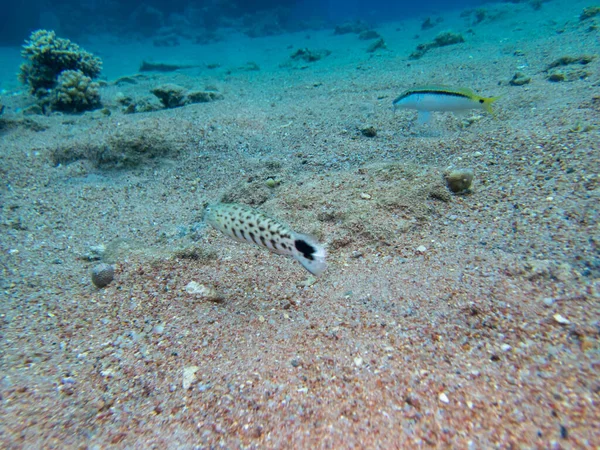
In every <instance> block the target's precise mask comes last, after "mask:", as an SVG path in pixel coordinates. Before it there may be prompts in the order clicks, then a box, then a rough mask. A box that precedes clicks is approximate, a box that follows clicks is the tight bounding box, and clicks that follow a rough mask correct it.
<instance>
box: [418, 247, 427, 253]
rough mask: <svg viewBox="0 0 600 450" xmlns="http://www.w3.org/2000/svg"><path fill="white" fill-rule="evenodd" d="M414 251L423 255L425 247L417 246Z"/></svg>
mask: <svg viewBox="0 0 600 450" xmlns="http://www.w3.org/2000/svg"><path fill="white" fill-rule="evenodd" d="M416 251H417V253H425V252H426V251H427V247H425V246H424V245H419V246H418V247H417V250H416Z"/></svg>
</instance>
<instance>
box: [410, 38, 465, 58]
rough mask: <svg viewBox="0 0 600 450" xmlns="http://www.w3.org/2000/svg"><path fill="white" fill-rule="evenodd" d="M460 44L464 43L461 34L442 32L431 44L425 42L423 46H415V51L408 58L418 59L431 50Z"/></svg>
mask: <svg viewBox="0 0 600 450" xmlns="http://www.w3.org/2000/svg"><path fill="white" fill-rule="evenodd" d="M462 42H465V38H463V36H462V34H460V33H454V32H452V31H444V32H442V33H440V34H438V35H437V36H436V37H435V39H434V40H433V42H426V43H424V44H419V45H417V49H416V50H415V51H414V52H412V53H411V54H410V56H409V58H410V59H419V58H421V57H423V55H425V53H427V52H428V51H429V50H431V49H432V48H436V47H445V46H447V45H454V44H460V43H462Z"/></svg>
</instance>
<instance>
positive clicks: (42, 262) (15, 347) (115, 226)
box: [0, 2, 600, 449]
mask: <svg viewBox="0 0 600 450" xmlns="http://www.w3.org/2000/svg"><path fill="white" fill-rule="evenodd" d="M584 6H588V5H587V3H579V2H570V3H568V4H567V3H566V2H549V3H544V4H543V7H542V9H541V10H539V11H536V10H534V9H532V8H531V6H530V5H527V4H501V5H491V6H489V11H491V12H492V13H493V14H491V16H490V17H492V18H493V19H490V20H487V21H484V22H482V23H480V24H478V25H466V24H465V23H466V22H465V18H461V17H460V15H459V13H460V12H456V13H452V14H450V13H448V15H446V16H444V19H445V21H444V23H443V24H442V25H440V28H438V29H433V30H431V31H427V32H421V31H420V22H419V21H407V22H403V23H397V24H390V25H386V26H384V27H381V28H378V29H377V30H378V31H379V32H380V33H381V35H382V36H383V37H384V39H385V40H386V44H387V47H388V49H387V50H381V51H378V52H376V53H375V54H370V53H366V52H365V48H366V47H367V46H368V44H369V43H368V42H364V41H359V40H358V38H357V37H356V36H355V35H344V36H332V32H331V30H325V31H319V32H314V31H310V32H305V33H299V34H295V35H285V36H276V37H270V38H264V39H255V40H249V39H248V40H246V39H245V38H241V37H235V38H234V37H232V40H234V41H233V42H229V43H225V44H223V43H221V44H214V45H212V46H207V47H206V48H204V47H198V46H196V47H195V49H196V52H197V51H198V48H200V49H203V52H204V53H202V61H201V62H202V63H203V64H204V63H207V64H210V63H213V62H215V63H218V64H221V66H220V67H218V68H216V69H212V70H210V69H206V68H195V69H188V70H184V71H180V72H177V73H171V74H156V73H150V74H148V73H145V74H144V75H143V76H138V77H134V78H133V80H134V82H133V83H130V82H127V83H123V82H122V81H121V82H116V80H117V76H116V75H115V77H114V79H112V78H109V79H108V80H107V81H108V83H107V85H106V86H105V87H103V88H102V91H101V94H102V98H103V102H104V105H105V106H106V107H107V110H108V111H110V115H106V114H105V113H103V112H101V111H95V112H90V113H86V114H83V115H78V116H72V115H58V114H55V115H50V116H24V115H22V114H21V113H19V112H18V108H22V107H25V106H27V105H28V104H31V102H32V101H33V100H32V99H31V98H30V97H28V96H27V95H26V94H25V93H20V94H19V93H17V94H15V95H13V96H7V97H4V98H3V99H2V102H3V103H4V104H5V105H6V106H7V108H6V110H5V113H4V115H3V116H2V120H3V121H4V125H3V128H2V130H1V131H0V132H1V133H2V134H1V135H0V139H1V140H2V145H1V149H0V151H1V155H2V162H1V166H0V174H1V178H2V185H1V187H0V196H1V197H0V198H1V202H2V204H1V206H2V217H1V218H2V223H1V224H0V226H1V235H0V246H1V251H2V253H1V260H0V261H1V264H2V267H1V268H2V279H1V282H2V286H1V289H2V297H1V303H0V304H1V310H0V319H1V320H0V338H1V340H2V346H1V348H0V356H1V358H0V402H1V407H0V447H2V448H26V449H32V448H90V449H100V448H113V447H114V448H140V449H142V448H144V449H146V448H156V449H163V448H182V449H186V448H190V449H192V448H221V447H222V448H298V449H314V448H335V449H338V448H381V449H391V448H402V449H408V448H468V449H487V448H536V449H537V448H540V449H546V448H556V449H562V448H565V449H566V448H574V449H575V448H578V449H579V448H592V449H593V448H599V446H600V406H599V402H600V376H599V373H600V347H599V332H600V322H599V320H600V307H599V305H600V255H599V249H598V245H599V242H600V228H599V220H598V219H599V211H598V208H599V206H598V205H600V202H599V200H600V199H599V197H600V186H599V181H600V171H599V169H600V158H599V154H598V151H599V147H600V145H599V144H598V142H599V137H600V133H599V131H598V130H599V127H600V119H599V117H600V116H599V112H600V77H599V75H598V74H599V73H600V70H599V68H600V58H596V59H594V60H593V61H592V62H591V63H589V64H587V65H585V66H581V65H575V66H568V67H566V68H565V71H567V72H568V71H573V70H579V71H581V70H584V71H585V72H586V73H585V74H584V75H582V76H581V77H580V76H577V77H575V79H574V80H573V81H564V82H551V81H548V80H547V76H548V73H547V71H546V69H547V67H548V65H549V64H551V63H552V62H553V61H555V60H556V59H558V58H560V57H562V56H574V57H576V56H579V55H584V54H585V55H589V54H598V53H599V47H600V46H599V44H598V34H597V33H598V31H589V30H587V29H586V28H587V26H586V24H584V23H580V22H579V20H578V15H579V13H580V12H581V10H582V9H583V7H584ZM496 13H497V14H496ZM444 28H452V29H453V30H454V31H457V32H461V33H463V34H464V35H465V39H466V42H465V43H464V44H459V45H455V46H449V47H443V48H439V49H433V50H431V51H430V52H428V53H427V54H426V55H425V56H424V57H422V58H421V59H418V60H409V59H408V57H407V56H408V55H409V54H410V52H411V51H412V50H414V48H415V47H416V45H417V44H418V43H420V42H425V41H428V40H431V39H432V37H433V36H435V35H436V34H437V33H438V32H439V31H441V29H444ZM468 29H471V32H469V31H468ZM417 33H418V34H420V35H421V36H420V37H419V39H415V38H414V37H413V36H414V35H415V34H417ZM98 45H99V44H98ZM222 46H229V47H230V48H234V47H235V48H244V46H252V47H251V48H252V49H253V50H252V51H253V52H254V53H252V56H246V55H245V54H244V53H243V52H240V53H239V54H234V56H231V54H226V52H224V51H223V47H222ZM302 47H310V48H314V49H320V48H327V49H329V50H331V51H332V53H331V55H330V56H328V57H326V58H324V59H322V60H320V61H317V62H315V63H306V64H305V65H302V64H292V65H288V64H283V67H279V65H280V64H281V63H285V62H286V61H288V60H289V56H290V54H291V53H292V52H293V51H294V49H296V48H302ZM90 50H94V48H93V46H92V47H90ZM130 50H131V49H129V48H128V47H126V46H120V47H118V48H112V50H111V48H110V46H109V45H108V44H107V45H106V46H105V47H103V52H100V53H101V55H102V57H103V59H105V62H106V66H107V67H106V69H107V71H108V72H109V73H111V72H110V71H111V70H112V73H115V74H117V73H118V70H117V69H115V67H116V66H118V64H117V60H118V58H117V56H115V54H116V52H117V51H121V52H122V58H123V59H126V58H128V55H130V54H128V53H127V52H128V51H130ZM111 51H112V53H111ZM152 51H154V50H153V49H152V48H151V47H148V48H147V49H146V52H147V53H150V52H152ZM171 51H173V50H171ZM181 51H182V52H184V49H182V50H181ZM187 51H188V53H187V54H184V58H185V59H187V60H189V58H190V56H189V55H190V54H193V48H192V49H188V50H187ZM211 52H212V53H211ZM248 52H249V53H251V51H250V50H249V51H248ZM137 55H138V53H136V57H137ZM140 56H143V52H142V53H141V54H140ZM159 56H160V55H159ZM235 58H237V59H235ZM162 59H166V57H165V58H162ZM248 60H254V61H255V62H256V63H257V64H258V65H259V66H260V67H261V70H259V71H247V70H243V69H240V67H242V66H244V64H245V63H247V62H248ZM111 64H112V65H111ZM111 67H112V69H111ZM16 70H17V67H16V66H15V69H14V71H15V72H16ZM516 72H523V73H524V74H525V75H526V76H528V77H530V78H531V82H530V83H529V84H526V85H523V86H512V85H510V84H509V80H510V79H511V78H512V77H513V75H514V74H515V73H516ZM569 73H570V72H569ZM120 75H131V73H121V74H120ZM129 81H130V80H129ZM164 83H176V84H179V85H181V86H184V87H186V88H188V89H193V88H200V89H205V88H206V87H210V88H216V89H218V90H219V91H220V92H221V93H222V94H223V99H222V100H218V101H214V102H210V103H203V104H194V105H188V106H185V107H181V108H175V109H167V110H160V111H155V112H149V113H138V114H130V115H126V114H123V113H122V112H121V110H122V105H120V104H119V101H121V100H120V99H122V98H123V96H129V97H132V98H144V97H152V95H151V94H150V90H151V89H152V88H153V87H155V86H157V85H160V84H164ZM430 83H437V84H439V83H443V84H450V85H460V86H467V87H470V88H473V89H475V90H476V91H477V92H479V93H481V94H482V95H488V96H496V95H501V96H502V97H501V99H500V100H498V102H497V105H496V111H497V113H496V117H495V118H494V117H492V116H490V115H487V114H485V113H477V112H476V113H474V114H473V115H471V116H469V117H468V118H464V117H457V116H454V115H452V114H436V121H435V122H434V123H433V124H431V125H428V126H419V125H418V124H416V123H415V115H414V113H412V112H410V111H398V112H396V113H395V114H393V113H392V111H391V102H392V100H393V99H394V98H395V97H396V96H397V95H399V94H400V93H401V92H402V91H403V90H404V89H406V88H407V87H410V86H412V85H414V84H430ZM368 127H373V128H374V129H375V130H376V132H377V135H376V136H375V137H367V136H365V135H363V133H362V132H361V130H362V129H365V128H368ZM131 136H133V137H131ZM136 136H137V137H136ZM127 139H130V141H129V142H130V143H131V140H133V141H135V142H140V141H141V142H142V143H145V144H144V145H146V146H147V148H151V149H154V150H153V151H155V150H156V151H158V152H159V153H158V154H155V153H152V152H148V154H150V155H151V156H153V157H152V158H150V157H146V156H147V155H146V154H145V153H144V152H145V151H146V150H145V149H146V147H144V145H142V147H141V149H138V156H139V157H140V160H139V161H136V162H135V166H127V167H120V166H119V164H118V163H115V164H116V165H117V166H118V167H115V164H113V165H111V164H103V163H102V161H103V160H102V159H101V158H99V157H98V154H97V149H98V147H99V146H100V147H102V146H103V145H107V146H108V147H110V146H111V145H113V147H112V148H114V143H115V142H122V141H123V140H125V141H127ZM144 139H145V140H144ZM111 143H112V144H111ZM124 145H125V148H126V149H127V148H131V145H130V146H129V147H127V143H126V144H124ZM157 149H158V150H157ZM94 152H95V153H94ZM113 156H114V155H113ZM115 158H116V161H117V162H118V160H119V159H118V155H117V157H115ZM113 162H114V161H113ZM121 162H122V161H121ZM121 165H122V164H121ZM456 168H470V169H472V170H473V171H474V173H475V181H474V185H473V189H472V192H471V193H470V194H468V195H451V194H450V193H449V192H448V191H447V189H446V187H445V185H444V182H443V174H444V173H445V172H446V171H448V170H452V169H456ZM269 179H272V180H273V181H274V183H272V182H267V180H269ZM273 184H274V186H273ZM219 200H226V201H236V202H242V203H248V204H251V205H253V206H256V207H259V208H260V209H261V210H262V211H264V212H266V213H268V214H270V215H272V216H274V217H277V218H279V219H281V220H282V221H284V222H285V223H288V224H290V226H291V227H292V228H293V229H294V230H296V231H299V232H306V233H310V234H312V235H314V236H316V237H318V238H319V239H320V240H321V241H322V242H323V243H325V244H326V245H327V247H328V253H329V255H328V262H329V267H328V270H327V271H326V272H325V274H324V275H323V276H321V277H320V278H318V279H315V278H313V277H311V276H310V275H309V274H308V272H306V271H304V269H302V267H301V266H300V265H299V264H297V263H296V262H295V261H293V260H292V259H289V258H285V257H281V256H277V255H273V254H271V253H268V252H267V251H265V250H263V249H260V248H258V247H255V246H250V245H244V244H241V243H237V242H235V241H232V240H229V239H228V238H226V237H225V236H223V235H221V234H219V233H218V232H217V231H215V230H212V229H211V228H208V227H206V226H204V225H203V224H202V210H203V206H204V205H205V204H206V203H207V202H214V201H219ZM100 259H102V260H104V261H105V262H108V263H112V264H114V265H115V268H116V275H115V279H114V281H113V282H112V283H111V284H109V285H108V286H107V287H105V288H102V289H98V288H95V287H94V286H93V285H92V283H91V281H90V270H91V268H92V267H94V266H95V265H96V264H98V263H99V262H100V261H99V260H100ZM192 281H195V282H197V283H199V284H202V285H204V286H206V287H207V288H208V289H210V290H212V291H213V292H216V293H217V294H216V297H218V298H216V299H210V298H205V297H202V296H199V295H195V294H193V293H190V292H189V289H186V286H188V284H189V283H190V282H192ZM213 300H218V301H213Z"/></svg>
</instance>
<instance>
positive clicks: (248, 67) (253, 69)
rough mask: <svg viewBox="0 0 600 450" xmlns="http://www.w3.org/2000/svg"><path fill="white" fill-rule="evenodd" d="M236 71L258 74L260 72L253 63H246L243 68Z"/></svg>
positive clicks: (257, 66) (258, 67)
mask: <svg viewBox="0 0 600 450" xmlns="http://www.w3.org/2000/svg"><path fill="white" fill-rule="evenodd" d="M238 70H242V71H244V72H258V71H259V70H260V66H259V65H258V64H256V63H255V62H254V61H248V62H247V63H246V64H244V65H243V66H240V67H238Z"/></svg>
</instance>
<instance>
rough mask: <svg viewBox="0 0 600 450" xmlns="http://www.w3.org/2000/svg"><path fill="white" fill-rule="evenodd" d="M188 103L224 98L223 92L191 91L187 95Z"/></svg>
mask: <svg viewBox="0 0 600 450" xmlns="http://www.w3.org/2000/svg"><path fill="white" fill-rule="evenodd" d="M186 98H187V101H188V103H208V102H213V101H215V100H222V99H223V94H221V93H219V92H215V91H190V92H188V93H187V95H186Z"/></svg>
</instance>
